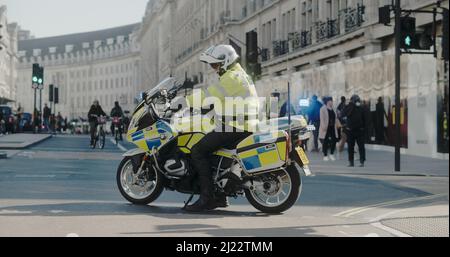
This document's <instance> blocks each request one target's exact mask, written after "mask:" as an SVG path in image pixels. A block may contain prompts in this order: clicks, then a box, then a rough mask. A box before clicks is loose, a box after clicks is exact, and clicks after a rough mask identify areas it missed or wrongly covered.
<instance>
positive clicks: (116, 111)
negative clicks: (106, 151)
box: [111, 101, 123, 141]
mask: <svg viewBox="0 0 450 257" xmlns="http://www.w3.org/2000/svg"><path fill="white" fill-rule="evenodd" d="M111 118H119V119H122V118H123V111H122V107H120V105H119V102H117V101H116V102H115V103H114V108H112V110H111ZM114 126H118V127H119V140H120V141H123V138H122V121H121V120H120V124H111V132H112V134H113V135H114Z"/></svg>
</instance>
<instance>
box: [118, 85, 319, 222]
mask: <svg viewBox="0 0 450 257" xmlns="http://www.w3.org/2000/svg"><path fill="white" fill-rule="evenodd" d="M181 88H182V86H178V85H177V83H176V81H175V79H174V78H167V79H165V80H164V81H162V82H161V83H160V84H159V85H158V86H156V87H155V88H154V89H152V90H150V91H147V92H145V93H142V97H141V98H142V99H141V100H140V103H139V104H138V106H137V107H136V109H135V110H134V113H133V115H132V120H131V122H130V126H129V129H128V133H127V140H128V141H129V142H131V143H133V144H135V145H136V146H137V148H136V149H133V150H130V151H129V152H127V153H125V154H124V155H123V157H124V158H123V160H122V162H121V163H120V165H119V167H118V169H117V178H116V179H117V185H118V187H119V190H120V193H121V194H122V196H123V197H124V198H125V199H127V200H128V201H129V202H131V203H133V204H137V205H147V204H150V203H152V202H154V201H155V200H157V199H158V197H159V196H160V195H161V194H162V192H163V191H164V189H166V190H170V191H176V192H179V193H183V194H189V195H191V197H190V199H189V200H188V201H187V202H186V205H187V204H188V203H189V202H190V200H192V197H193V196H194V195H198V194H200V188H199V186H198V182H197V181H198V180H197V179H196V178H197V174H196V171H195V170H194V169H193V167H192V160H191V158H190V153H191V150H192V148H193V147H194V146H195V145H196V143H198V142H199V141H200V139H201V138H203V137H204V136H205V134H206V131H211V130H212V129H213V127H214V124H213V123H212V122H211V117H209V116H207V112H208V111H210V110H200V111H199V112H197V113H192V110H190V111H189V114H188V115H184V114H183V112H182V111H181V110H180V109H181V108H182V106H181V105H178V106H174V105H176V104H174V103H172V101H173V100H174V99H175V98H176V96H177V92H178V91H179V90H180V89H181ZM174 120H176V121H177V122H173V121H174ZM171 121H172V122H171ZM196 122H197V123H201V126H196V124H195V123H196ZM270 122H272V124H271V125H274V124H273V123H277V124H275V125H277V126H279V127H281V128H284V130H283V129H281V130H274V131H269V132H264V133H257V134H253V135H251V136H249V137H248V138H246V139H244V140H243V141H241V142H236V143H235V146H234V147H233V148H232V149H221V150H219V151H217V152H215V153H213V154H212V157H211V164H212V168H213V171H214V173H213V181H214V187H215V189H214V190H215V192H216V193H222V194H225V195H226V196H228V197H234V198H236V197H238V196H245V197H246V198H247V200H248V201H249V202H250V204H251V205H252V206H253V207H255V208H256V209H258V210H259V211H261V212H263V213H270V214H271V213H282V212H285V211H286V210H288V209H290V208H291V207H292V206H293V205H294V204H295V203H296V202H297V200H298V199H299V197H300V194H301V189H302V179H301V173H304V174H305V175H306V176H309V175H312V174H311V172H310V169H309V166H308V164H309V160H308V157H307V156H306V154H305V151H304V149H303V148H302V147H300V146H297V147H295V145H294V144H295V143H297V142H298V140H299V139H300V138H301V137H305V135H306V134H308V133H309V130H308V126H307V122H306V120H305V119H304V118H303V117H302V116H293V117H291V126H289V124H288V121H287V120H286V119H277V120H272V121H270ZM197 125H198V124H197ZM199 127H200V129H199ZM209 129H210V130H209ZM198 130H200V131H198ZM287 131H289V132H290V133H288V132H287Z"/></svg>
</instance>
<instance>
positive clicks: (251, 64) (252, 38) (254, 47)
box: [246, 30, 261, 79]
mask: <svg viewBox="0 0 450 257" xmlns="http://www.w3.org/2000/svg"><path fill="white" fill-rule="evenodd" d="M246 46H247V54H246V60H247V70H248V73H249V74H250V75H251V76H252V77H253V78H254V79H255V78H257V77H259V76H260V75H261V64H260V63H258V56H259V51H258V33H257V32H256V31H254V30H252V31H250V32H247V34H246Z"/></svg>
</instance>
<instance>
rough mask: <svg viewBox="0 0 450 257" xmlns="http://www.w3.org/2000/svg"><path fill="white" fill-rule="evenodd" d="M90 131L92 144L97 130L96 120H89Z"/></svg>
mask: <svg viewBox="0 0 450 257" xmlns="http://www.w3.org/2000/svg"><path fill="white" fill-rule="evenodd" d="M89 127H90V132H91V145H92V144H94V138H95V134H96V132H97V122H96V121H91V122H89Z"/></svg>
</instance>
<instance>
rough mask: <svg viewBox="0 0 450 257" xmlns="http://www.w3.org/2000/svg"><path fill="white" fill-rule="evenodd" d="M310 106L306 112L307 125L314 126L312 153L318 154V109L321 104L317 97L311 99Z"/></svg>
mask: <svg viewBox="0 0 450 257" xmlns="http://www.w3.org/2000/svg"><path fill="white" fill-rule="evenodd" d="M311 100H312V101H311V105H310V107H309V110H308V118H309V124H312V125H314V127H315V128H316V129H315V130H314V133H313V134H314V149H313V152H319V128H320V109H321V108H322V106H323V104H322V103H320V102H319V100H318V97H317V95H314V96H313V97H312V99H311Z"/></svg>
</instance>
